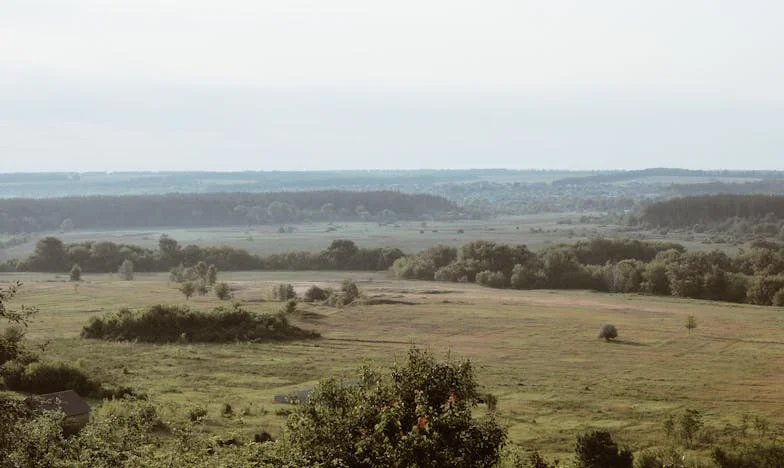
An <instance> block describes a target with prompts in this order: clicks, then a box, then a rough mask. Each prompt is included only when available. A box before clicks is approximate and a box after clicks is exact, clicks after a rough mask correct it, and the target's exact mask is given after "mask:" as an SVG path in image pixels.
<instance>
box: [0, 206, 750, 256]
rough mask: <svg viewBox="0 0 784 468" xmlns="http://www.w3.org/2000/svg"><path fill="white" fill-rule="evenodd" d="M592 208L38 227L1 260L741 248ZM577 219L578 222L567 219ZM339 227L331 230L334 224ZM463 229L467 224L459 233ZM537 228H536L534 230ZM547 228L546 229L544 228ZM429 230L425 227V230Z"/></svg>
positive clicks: (6, 249)
mask: <svg viewBox="0 0 784 468" xmlns="http://www.w3.org/2000/svg"><path fill="white" fill-rule="evenodd" d="M585 215H590V213H546V214H540V215H525V216H503V217H499V218H497V219H492V220H478V221H472V220H460V221H452V222H436V221H433V222H428V223H427V225H426V226H422V224H421V223H419V222H413V221H409V222H400V223H398V224H397V225H387V226H379V225H378V224H377V223H362V222H352V223H336V224H335V225H334V226H330V225H329V224H327V223H312V224H295V225H292V226H293V227H294V229H295V231H294V232H292V233H286V234H280V233H278V226H267V225H265V226H253V227H250V228H248V227H244V226H235V227H222V228H194V229H181V228H178V229H148V230H138V229H135V230H117V231H75V232H69V233H60V232H52V233H37V234H34V235H31V236H30V240H29V241H28V242H26V243H24V244H20V245H16V246H13V247H8V248H5V249H0V261H2V260H6V259H11V258H22V257H24V256H25V255H28V254H30V253H31V252H33V250H34V249H35V244H36V242H38V240H39V239H41V238H43V237H46V236H50V235H51V236H56V237H59V238H61V239H62V240H63V241H64V242H66V243H71V242H84V241H94V242H99V241H111V242H115V243H124V244H133V245H141V246H143V247H148V248H152V249H155V248H157V247H158V239H159V238H160V236H161V235H162V234H167V235H169V236H170V237H172V238H174V239H176V240H178V241H179V242H180V244H182V245H187V244H197V245H200V246H220V245H227V246H230V247H235V248H242V249H246V250H248V251H249V252H251V253H255V254H260V255H269V254H275V253H281V252H287V251H292V250H304V251H311V252H313V251H319V250H322V249H325V248H327V247H328V246H329V244H330V242H332V241H333V240H335V239H351V240H353V241H354V242H356V243H357V245H359V246H360V247H366V248H374V247H389V246H393V247H398V248H400V249H401V250H403V251H404V252H406V253H416V252H419V251H422V250H424V249H427V248H429V247H432V246H434V245H438V244H443V245H450V246H454V247H459V246H461V245H463V244H466V243H468V242H470V241H472V240H489V241H495V242H501V243H507V244H525V245H527V246H528V247H529V248H531V249H534V250H539V249H542V248H545V247H547V246H550V245H554V244H558V243H572V242H576V241H578V240H585V239H591V238H595V237H608V238H613V237H618V236H623V237H634V238H639V239H649V240H660V241H674V242H679V243H681V244H683V245H684V246H685V247H686V248H688V249H690V250H705V249H716V248H717V249H721V250H725V251H728V252H735V251H737V247H733V246H730V245H727V244H706V243H704V242H703V241H705V240H706V239H708V238H709V235H708V234H705V235H697V236H695V238H694V239H692V240H685V239H684V238H683V233H678V232H672V233H671V234H668V235H662V234H658V233H653V232H650V231H635V232H626V231H623V232H621V231H620V230H619V228H620V227H619V226H615V225H598V224H579V223H577V221H578V220H579V218H580V217H581V216H585ZM565 220H571V221H572V222H574V223H575V224H563V221H565ZM330 227H332V228H335V229H336V230H334V231H331V230H328V228H330ZM458 230H462V231H463V232H462V233H459V232H458ZM532 230H533V231H532ZM539 230H541V232H540V231H539ZM420 231H423V232H420Z"/></svg>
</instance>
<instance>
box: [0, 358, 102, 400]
mask: <svg viewBox="0 0 784 468" xmlns="http://www.w3.org/2000/svg"><path fill="white" fill-rule="evenodd" d="M0 373H1V374H2V376H3V379H4V382H5V386H6V387H7V388H8V389H10V390H16V391H21V392H28V393H36V394H41V393H53V392H60V391H63V390H73V391H75V392H76V393H78V394H79V395H82V396H96V395H99V394H100V391H101V384H100V382H97V381H96V380H94V379H93V378H91V377H90V376H89V375H87V373H86V372H85V371H83V370H82V369H79V368H78V367H74V366H72V365H71V364H68V363H65V362H62V361H40V362H31V363H28V364H25V363H24V362H19V361H12V362H8V363H6V364H5V365H4V366H3V368H2V371H0Z"/></svg>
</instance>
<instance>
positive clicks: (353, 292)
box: [340, 279, 360, 304]
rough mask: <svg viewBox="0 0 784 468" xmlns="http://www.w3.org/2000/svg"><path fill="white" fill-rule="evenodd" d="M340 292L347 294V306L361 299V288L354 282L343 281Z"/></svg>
mask: <svg viewBox="0 0 784 468" xmlns="http://www.w3.org/2000/svg"><path fill="white" fill-rule="evenodd" d="M340 290H341V291H343V294H345V299H346V304H350V303H352V302H354V300H356V299H357V298H359V294H360V292H359V287H358V286H357V283H355V282H354V281H353V280H350V279H345V280H343V283H342V284H341V285H340Z"/></svg>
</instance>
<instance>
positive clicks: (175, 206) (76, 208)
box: [0, 190, 459, 234]
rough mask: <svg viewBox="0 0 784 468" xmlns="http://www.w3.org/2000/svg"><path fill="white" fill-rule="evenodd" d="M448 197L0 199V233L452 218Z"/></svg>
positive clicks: (325, 194) (321, 194)
mask: <svg viewBox="0 0 784 468" xmlns="http://www.w3.org/2000/svg"><path fill="white" fill-rule="evenodd" d="M458 211H459V209H458V207H457V206H456V205H455V204H453V203H452V202H450V201H449V200H447V199H445V198H443V197H440V196H436V195H424V194H405V193H400V192H396V191H372V192H355V191H338V190H325V191H311V192H275V193H207V194H168V195H133V196H89V197H65V198H48V199H30V198H10V199H0V232H5V233H12V234H16V233H21V232H28V233H29V232H41V231H53V230H57V229H63V230H71V229H117V228H137V227H138V228H152V227H209V226H231V225H235V226H236V225H255V224H271V223H275V224H277V223H293V222H302V221H308V220H310V221H324V220H326V221H349V220H375V221H386V222H390V221H396V220H398V219H408V220H411V219H424V218H426V217H432V218H440V217H447V216H451V217H457V216H459V214H458Z"/></svg>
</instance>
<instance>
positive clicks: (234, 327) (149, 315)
mask: <svg viewBox="0 0 784 468" xmlns="http://www.w3.org/2000/svg"><path fill="white" fill-rule="evenodd" d="M317 337H319V334H318V333H316V332H313V331H308V330H303V329H301V328H299V327H296V326H294V325H291V324H290V323H289V321H288V319H287V318H286V317H285V316H284V315H283V314H274V315H273V314H257V313H254V312H250V311H247V310H245V309H243V308H242V307H241V306H240V305H239V304H234V305H233V306H231V307H218V308H216V309H215V310H213V311H212V312H201V311H195V310H190V309H189V308H187V307H181V306H165V305H156V306H153V307H150V308H149V309H146V310H143V311H136V312H133V311H130V310H128V309H122V310H120V311H119V312H117V313H110V314H106V315H104V316H103V317H100V318H98V317H93V318H92V319H91V320H90V323H89V324H88V325H87V326H85V327H84V329H83V330H82V338H93V339H104V340H115V341H132V340H138V341H143V342H147V343H176V342H180V341H183V338H185V341H190V342H202V343H226V342H233V341H251V342H261V341H281V340H298V339H309V338H317Z"/></svg>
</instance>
